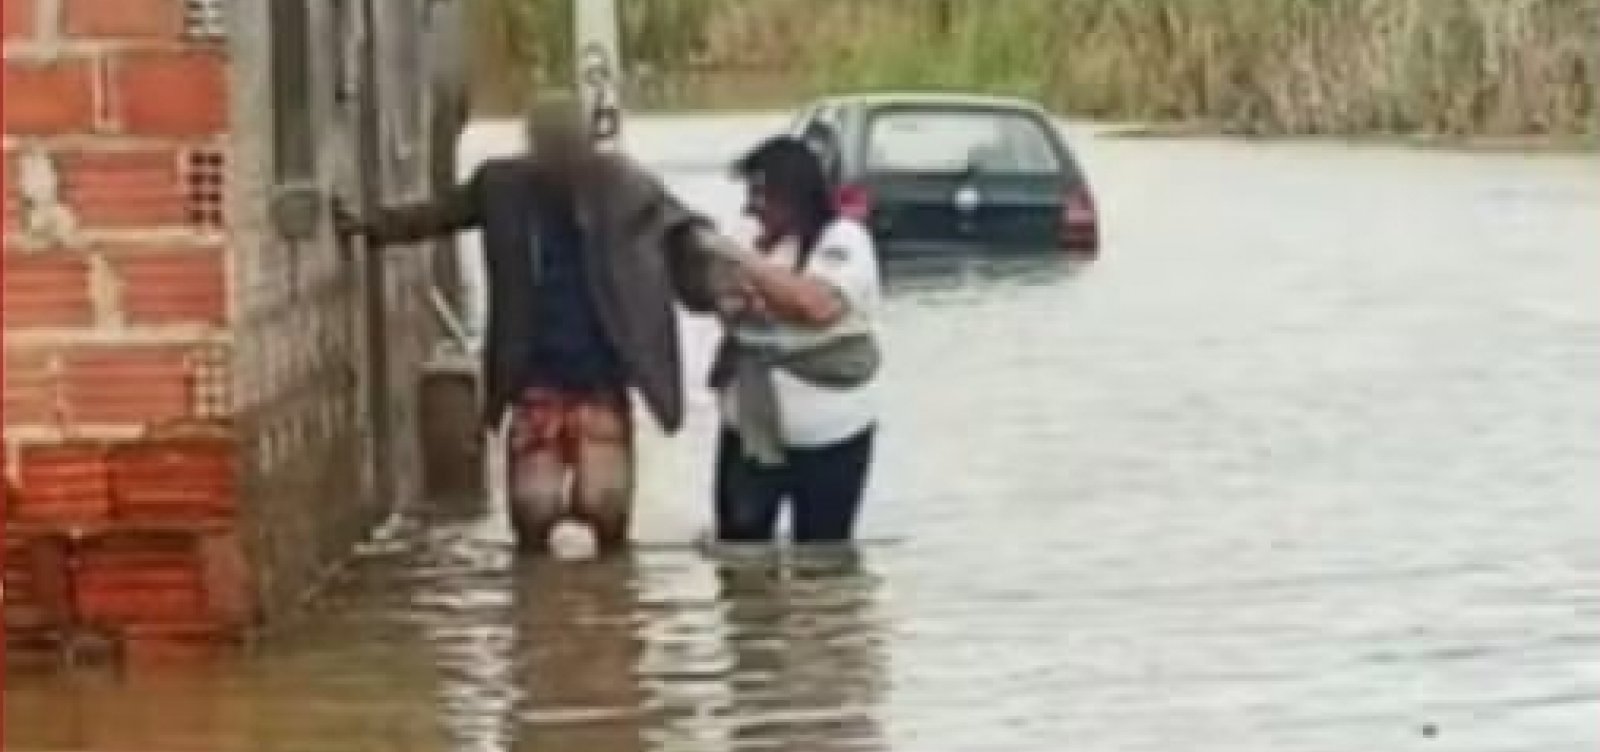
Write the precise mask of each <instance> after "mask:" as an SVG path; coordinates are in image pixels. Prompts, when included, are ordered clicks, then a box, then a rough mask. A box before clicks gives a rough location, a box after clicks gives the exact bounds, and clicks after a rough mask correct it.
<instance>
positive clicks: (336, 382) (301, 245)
mask: <svg viewBox="0 0 1600 752" xmlns="http://www.w3.org/2000/svg"><path fill="white" fill-rule="evenodd" d="M280 1H281V0H213V1H207V0H5V4H4V7H5V19H4V28H5V46H4V74H5V78H4V87H5V98H6V102H5V108H4V109H5V136H4V148H5V167H6V171H5V239H6V242H5V257H4V259H5V268H4V272H5V277H4V279H5V290H4V293H5V298H4V309H5V391H4V396H5V447H6V453H5V457H6V475H7V479H8V486H7V499H6V501H7V504H6V518H7V526H6V533H7V534H6V538H7V551H8V553H10V554H12V555H11V556H8V558H7V566H6V569H7V582H6V608H7V623H8V625H9V626H11V627H12V628H13V632H14V633H18V634H36V635H56V636H59V635H62V634H70V633H76V632H80V631H82V630H90V631H93V632H95V633H100V634H105V635H108V636H109V637H111V638H113V639H114V640H120V641H123V642H129V643H134V642H137V641H138V640H139V639H140V638H141V637H143V636H152V635H153V636H156V637H160V636H163V635H166V636H179V637H193V636H197V635H198V636H202V637H205V636H217V635H231V634H237V633H239V632H240V631H241V630H243V629H244V628H247V627H248V626H250V625H252V624H256V623H259V622H260V621H262V620H263V619H264V618H267V617H270V616H272V615H274V614H277V613H280V612H282V611H284V610H286V609H288V608H291V607H292V606H293V605H294V604H295V603H296V602H297V601H298V599H300V598H301V597H303V596H304V595H305V594H307V593H308V592H310V591H311V589H312V588H313V587H314V585H315V584H316V583H317V581H318V580H319V578H320V577H321V576H322V575H323V574H324V573H326V572H327V570H328V568H329V567H330V566H331V564H332V563H333V562H335V561H336V560H338V559H339V558H341V557H342V556H343V555H344V554H345V553H346V552H347V551H348V550H349V547H350V545H351V544H352V543H353V542H354V541H355V540H357V539H358V538H359V537H360V536H362V535H364V534H365V533H366V531H367V530H369V529H370V527H371V526H372V525H373V524H374V523H375V522H376V521H378V520H379V519H380V518H381V517H382V516H383V515H385V514H386V513H388V512H390V511H392V510H394V509H397V508H400V507H402V506H403V505H405V504H406V503H408V502H409V500H412V499H414V498H415V497H416V495H417V494H418V492H419V489H420V484H421V479H420V477H418V473H419V471H418V468H420V467H421V464H422V463H421V462H420V459H419V457H418V455H419V450H418V442H417V430H416V420H417V418H416V414H417V409H416V387H417V382H418V374H419V369H420V365H421V361H422V359H423V357H424V355H425V351H426V347H427V345H428V344H429V343H430V342H431V340H432V337H433V331H432V321H431V317H430V315H429V312H428V310H427V308H426V297H425V295H424V294H423V293H424V292H425V290H426V285H427V274H428V266H429V265H428V260H427V257H426V254H425V252H424V250H423V249H420V248H419V249H410V250H408V249H392V250H390V251H388V252H387V253H386V254H383V255H377V254H369V253H367V252H366V249H362V248H359V247H343V246H341V245H340V244H338V243H336V242H335V240H334V238H333V237H332V235H331V233H330V232H329V230H328V222H327V217H326V212H325V211H319V210H317V209H318V207H322V206H324V205H325V201H324V200H323V198H324V197H325V196H326V195H329V194H332V193H345V194H348V195H350V196H352V197H353V198H354V199H356V200H357V201H359V200H360V199H361V197H362V195H363V193H365V194H366V195H370V196H372V197H373V198H374V199H384V200H393V199H398V198H402V197H416V196H419V195H421V194H422V193H423V192H425V191H426V190H427V188H426V185H427V181H426V176H427V168H428V160H429V147H428V138H427V128H428V118H427V117H425V114H424V113H425V109H426V107H427V105H428V101H429V97H428V96H427V95H426V94H425V93H423V94H420V95H419V94H417V93H416V90H417V89H422V88H424V87H419V86H415V85H412V82H408V81H407V80H406V76H407V75H408V74H407V73H406V72H407V71H409V70H411V69H413V68H415V67H416V65H417V63H416V62H415V61H414V60H413V59H412V58H415V57H416V56H417V55H418V54H420V53H419V48H418V45H416V44H415V42H414V39H415V38H416V35H417V34H418V31H417V28H416V27H417V25H418V24H419V23H421V19H422V17H423V15H422V2H423V0H372V16H371V18H370V19H369V18H368V17H367V16H366V15H365V14H364V13H363V11H362V5H363V2H362V0H303V1H304V2H305V3H306V7H307V8H308V10H309V12H310V16H309V19H308V20H309V31H310V34H309V35H308V36H307V38H306V39H305V43H306V44H305V50H306V54H307V59H308V60H309V61H310V63H311V68H312V71H313V75H312V76H311V78H312V81H313V83H314V88H313V91H312V94H311V97H310V101H311V103H312V105H313V106H312V109H311V112H310V115H309V119H310V126H311V129H312V130H311V132H312V134H313V136H314V140H315V144H316V146H317V155H316V159H315V164H314V169H313V170H312V171H311V173H310V174H309V176H308V177H309V189H310V190H309V192H307V193H306V194H305V195H306V197H307V198H308V199H309V200H308V201H307V202H306V205H307V206H309V207H311V208H312V210H313V211H312V212H311V214H309V215H307V216H309V218H310V222H309V224H307V226H306V227H305V228H302V229H306V230H308V232H307V233H305V234H303V235H301V236H298V237H297V238H296V239H293V240H290V239H287V238H286V237H285V236H284V234H283V233H282V232H280V229H281V227H280V226H279V225H277V224H276V223H275V222H274V221H273V218H274V217H275V216H277V215H276V214H275V213H274V210H273V207H274V206H275V205H277V204H275V201H277V200H278V199H280V198H282V197H283V196H284V195H286V192H285V191H284V190H283V188H284V186H282V185H280V182H281V181H278V180H276V179H275V178H274V170H273V160H274V154H273V138H272V135H273V125H272V124H273V119H272V117H271V114H272V103H273V101H274V100H273V96H272V91H273V78H272V75H271V66H270V60H271V57H270V53H271V47H272V39H273V34H272V33H263V31H264V30H269V29H271V28H272V24H271V14H270V13H269V7H270V6H271V4H272V3H275V2H280ZM341 8H343V10H344V12H345V13H346V14H347V16H346V17H345V25H344V27H343V31H350V30H355V31H359V30H361V29H363V28H368V26H369V25H368V23H367V22H368V21H369V20H370V21H371V23H370V29H371V32H372V34H371V36H370V39H371V40H372V47H371V52H372V55H373V59H372V63H373V64H372V67H371V68H370V69H369V70H370V72H371V73H372V75H371V76H369V77H363V76H361V75H355V76H352V77H351V83H352V85H355V86H357V87H358V90H357V92H356V93H355V96H353V97H351V98H347V99H346V101H345V103H343V104H341V103H340V102H339V101H337V97H336V87H335V85H334V84H335V81H336V78H337V76H336V72H335V61H336V59H337V54H336V50H338V49H339V46H340V44H341V43H344V44H348V45H349V47H347V48H346V51H347V52H350V53H352V54H353V53H355V52H359V51H360V50H361V49H363V48H361V47H360V45H359V44H352V43H349V42H345V41H344V40H345V39H347V38H348V35H346V34H344V33H343V31H342V30H341V27H340V24H339V22H338V17H337V16H336V14H337V13H339V12H340V9H341ZM354 36H359V35H354ZM351 70H356V71H358V72H359V71H360V66H352V68H351ZM364 108H372V109H370V110H366V109H364ZM363 111H370V112H373V113H375V116H374V117H372V118H371V119H366V120H364V119H363V117H362V115H361V113H362V112H363ZM363 125H365V126H366V130H365V131H363V128H362V126H363ZM364 135H370V136H371V138H366V139H364V138H363V136H364ZM369 144H370V148H368V145H369ZM362 155H366V156H367V157H368V159H367V160H366V164H368V165H371V166H372V169H366V170H364V169H363V167H362V164H363V163H362V162H361V161H360V160H359V159H358V157H360V156H362ZM363 177H365V178H366V179H365V180H363V179H362V178H363ZM303 187H305V186H303ZM369 281H372V282H376V283H378V284H377V287H373V286H370V285H368V282H369ZM368 289H381V290H382V293H383V294H382V295H381V296H369V295H368V294H367V292H366V291H367V290H368ZM379 413H381V414H382V415H381V417H375V416H377V415H378V414H379ZM380 462H381V463H382V464H381V467H382V468H383V469H384V470H383V472H379V467H380V465H379V463H380ZM19 627H20V628H24V629H22V630H21V632H16V631H15V630H16V629H17V628H19Z"/></svg>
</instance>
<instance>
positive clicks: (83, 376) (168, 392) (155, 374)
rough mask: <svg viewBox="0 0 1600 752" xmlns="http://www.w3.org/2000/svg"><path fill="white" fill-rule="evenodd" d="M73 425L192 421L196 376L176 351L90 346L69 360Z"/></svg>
mask: <svg viewBox="0 0 1600 752" xmlns="http://www.w3.org/2000/svg"><path fill="white" fill-rule="evenodd" d="M63 364H64V365H63V371H64V373H65V382H66V384H65V390H64V391H65V395H66V396H65V399H66V403H67V413H68V414H67V418H68V420H71V421H75V422H82V423H113V424H116V423H121V424H128V423H132V424H137V425H149V424H151V423H159V422H164V421H171V420H178V419H181V418H184V417H187V416H188V415H189V413H190V412H191V411H192V406H191V402H192V395H191V393H192V377H191V375H190V373H189V370H190V369H189V365H188V363H187V362H186V358H185V353H184V351H183V350H182V349H181V348H177V347H170V346H135V345H120V346H119V345H112V346H100V347H84V348H79V349H76V350H72V351H69V352H68V353H66V354H65V355H64V356H63Z"/></svg>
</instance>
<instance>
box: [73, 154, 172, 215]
mask: <svg viewBox="0 0 1600 752" xmlns="http://www.w3.org/2000/svg"><path fill="white" fill-rule="evenodd" d="M58 159H59V162H58V166H59V169H60V173H61V184H62V195H63V198H64V199H65V201H66V203H67V205H68V206H69V207H70V208H71V209H72V210H73V212H74V213H75V214H76V215H77V218H78V224H79V225H80V226H82V227H86V228H90V229H125V228H143V227H161V226H182V225H184V224H185V222H186V219H187V216H186V212H185V211H184V209H185V207H184V191H183V178H182V174H181V172H180V171H179V161H178V160H179V156H178V152H177V151H176V150H175V149H169V148H153V149H135V150H118V151H77V152H66V153H62V154H60V155H59V157H58Z"/></svg>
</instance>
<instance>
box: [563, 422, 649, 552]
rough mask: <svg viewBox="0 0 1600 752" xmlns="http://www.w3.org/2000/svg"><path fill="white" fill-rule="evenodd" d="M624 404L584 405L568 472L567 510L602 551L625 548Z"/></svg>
mask: <svg viewBox="0 0 1600 752" xmlns="http://www.w3.org/2000/svg"><path fill="white" fill-rule="evenodd" d="M628 409H629V407H628V405H627V404H626V403H625V402H624V403H623V404H622V405H621V406H620V407H617V408H611V407H601V406H590V407H586V408H585V409H584V415H583V425H582V434H581V435H580V437H579V441H578V456H577V466H576V467H575V468H574V470H573V473H574V476H573V488H572V491H573V494H572V511H573V516H574V517H577V518H578V519H580V520H582V521H583V522H585V523H587V524H588V525H589V528H590V529H591V530H592V531H593V532H594V537H595V542H596V544H597V545H598V547H599V549H600V551H601V552H602V553H614V552H617V551H620V550H623V549H625V548H627V546H628V533H629V525H630V523H631V522H632V517H633V515H632V512H633V492H634V468H633V463H634V457H633V435H632V425H631V422H630V421H629V420H628V416H627V413H626V412H625V411H626V410H628Z"/></svg>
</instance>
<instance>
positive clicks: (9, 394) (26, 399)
mask: <svg viewBox="0 0 1600 752" xmlns="http://www.w3.org/2000/svg"><path fill="white" fill-rule="evenodd" d="M50 357H51V354H50V353H49V352H46V351H43V350H19V349H14V348H6V359H5V366H6V371H5V422H6V425H8V426H12V425H19V424H23V423H33V424H42V423H50V422H53V421H54V420H55V417H54V416H55V388H54V381H55V380H54V378H53V377H52V375H51V373H50Z"/></svg>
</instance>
